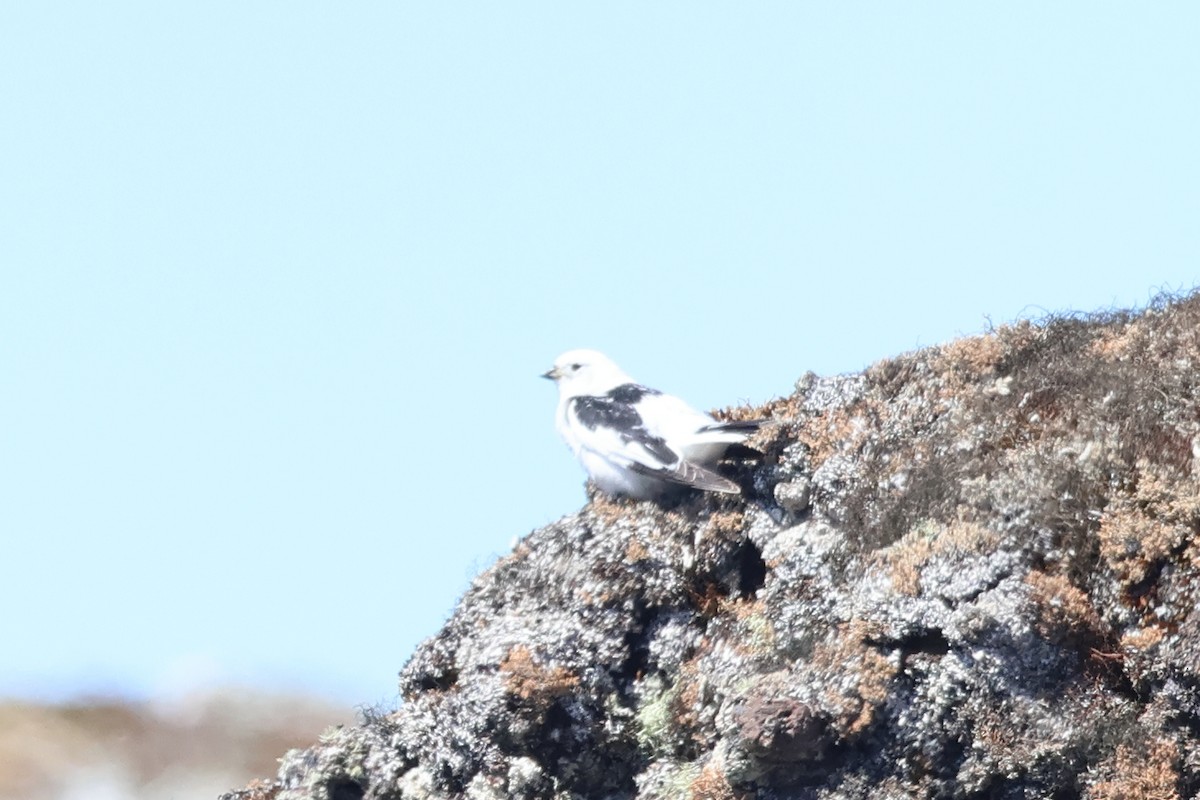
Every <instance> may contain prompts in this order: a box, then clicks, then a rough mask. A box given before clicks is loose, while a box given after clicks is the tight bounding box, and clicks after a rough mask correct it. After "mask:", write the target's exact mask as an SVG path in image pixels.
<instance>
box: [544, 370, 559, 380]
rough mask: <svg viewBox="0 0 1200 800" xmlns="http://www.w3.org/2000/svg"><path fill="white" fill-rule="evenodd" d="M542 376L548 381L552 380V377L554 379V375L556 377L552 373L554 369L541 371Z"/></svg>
mask: <svg viewBox="0 0 1200 800" xmlns="http://www.w3.org/2000/svg"><path fill="white" fill-rule="evenodd" d="M542 377H543V378H545V379H546V380H548V381H552V380H554V379H555V378H556V377H558V376H556V375H555V374H554V370H548V371H547V372H543V373H542Z"/></svg>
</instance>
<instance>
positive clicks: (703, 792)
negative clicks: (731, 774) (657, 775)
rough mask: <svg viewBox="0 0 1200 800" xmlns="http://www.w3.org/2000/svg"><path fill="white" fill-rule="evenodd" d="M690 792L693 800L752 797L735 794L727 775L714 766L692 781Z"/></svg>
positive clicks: (735, 799) (704, 770)
mask: <svg viewBox="0 0 1200 800" xmlns="http://www.w3.org/2000/svg"><path fill="white" fill-rule="evenodd" d="M688 790H689V793H690V797H691V800H739V799H740V798H742V797H749V796H750V795H749V794H748V793H739V792H735V791H734V790H733V787H732V786H730V784H729V779H728V778H726V777H725V773H724V772H722V771H721V770H720V769H718V768H717V767H715V766H713V765H712V764H708V765H706V766H705V767H704V769H702V770H700V775H699V777H697V778H696V780H694V781H692V785H691V786H690V787H689V788H688Z"/></svg>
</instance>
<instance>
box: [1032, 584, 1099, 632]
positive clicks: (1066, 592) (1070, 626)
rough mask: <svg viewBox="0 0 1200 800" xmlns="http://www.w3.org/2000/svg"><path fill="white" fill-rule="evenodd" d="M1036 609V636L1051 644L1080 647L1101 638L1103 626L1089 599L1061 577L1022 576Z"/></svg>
mask: <svg viewBox="0 0 1200 800" xmlns="http://www.w3.org/2000/svg"><path fill="white" fill-rule="evenodd" d="M1025 583H1026V585H1028V586H1029V588H1030V599H1031V600H1032V601H1033V604H1034V607H1035V608H1036V610H1037V621H1036V626H1037V631H1038V634H1039V635H1040V636H1041V637H1042V638H1043V639H1045V640H1046V641H1048V642H1050V643H1051V644H1056V645H1057V644H1061V643H1063V642H1073V643H1075V644H1083V643H1087V642H1098V641H1100V640H1101V639H1103V638H1104V635H1105V632H1106V631H1105V627H1106V626H1105V625H1104V623H1103V622H1102V621H1101V620H1100V616H1099V615H1098V614H1097V613H1096V609H1095V608H1093V607H1092V603H1091V599H1090V598H1089V597H1088V596H1087V594H1085V593H1084V592H1082V591H1081V590H1079V589H1077V588H1076V587H1074V586H1072V585H1071V582H1070V581H1069V580H1067V579H1066V577H1065V576H1062V575H1047V574H1046V573H1044V572H1031V573H1029V574H1028V575H1026V576H1025Z"/></svg>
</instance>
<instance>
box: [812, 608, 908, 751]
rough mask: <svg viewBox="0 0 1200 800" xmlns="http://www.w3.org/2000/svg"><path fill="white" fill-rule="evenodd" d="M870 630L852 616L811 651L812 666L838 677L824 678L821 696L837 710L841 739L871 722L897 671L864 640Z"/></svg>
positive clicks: (868, 626) (837, 725)
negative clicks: (825, 679)
mask: <svg viewBox="0 0 1200 800" xmlns="http://www.w3.org/2000/svg"><path fill="white" fill-rule="evenodd" d="M870 631H871V628H870V625H869V624H868V623H867V622H865V621H864V620H861V619H855V620H851V621H850V622H848V623H845V624H844V625H841V626H839V628H838V630H837V632H836V633H835V634H834V635H833V636H832V637H830V638H829V639H826V640H825V641H824V642H822V643H821V644H820V645H818V646H817V647H816V648H814V650H813V653H812V658H811V663H812V665H813V667H814V668H816V669H817V670H818V671H819V672H820V673H821V674H824V675H829V676H831V677H832V676H836V677H837V678H838V680H830V681H828V682H827V688H826V690H825V694H824V695H823V700H824V702H825V704H826V705H827V706H828V707H829V708H830V709H831V710H833V711H834V713H835V714H836V719H835V722H834V726H833V727H834V728H835V729H836V730H837V731H838V732H839V734H840V735H841V736H842V738H844V739H851V738H853V737H855V736H857V735H858V734H859V733H861V732H862V731H863V730H865V729H866V728H867V726H869V725H870V724H871V722H872V720H873V719H874V718H875V711H876V709H878V708H879V706H881V705H882V704H883V702H884V701H885V700H886V699H887V695H888V687H889V686H890V684H891V681H892V678H894V677H895V676H896V673H897V671H898V668H897V667H896V665H895V664H893V663H892V662H891V661H889V660H888V659H887V658H886V657H884V655H883V654H881V653H880V652H879V651H878V650H877V649H876V648H875V647H872V646H871V645H869V644H867V639H868V638H869V636H870ZM851 678H852V679H851Z"/></svg>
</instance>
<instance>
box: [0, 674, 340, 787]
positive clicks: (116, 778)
mask: <svg viewBox="0 0 1200 800" xmlns="http://www.w3.org/2000/svg"><path fill="white" fill-rule="evenodd" d="M353 719H354V714H352V713H351V712H350V711H348V710H347V709H344V708H339V707H337V706H334V705H332V704H330V703H325V702H321V701H318V700H315V699H312V698H306V697H288V696H283V695H270V694H265V693H259V692H235V691H226V692H216V691H212V692H208V693H205V694H197V695H193V696H189V697H182V698H177V699H176V700H173V701H171V702H169V703H168V702H158V703H153V702H132V701H127V700H116V699H108V700H105V699H83V700H79V701H77V702H71V703H62V704H55V705H44V704H35V703H28V702H18V701H11V700H10V701H5V702H0V798H3V800H32V798H45V799H46V800H169V798H180V799H182V798H193V797H194V798H202V797H209V798H211V797H215V796H216V795H218V794H219V793H221V792H222V791H225V790H227V789H229V788H230V787H233V786H242V785H245V784H247V783H248V782H250V781H251V780H253V779H255V778H258V777H263V776H268V775H272V774H274V772H275V770H276V768H277V767H278V763H277V761H278V759H279V757H280V756H281V755H282V754H283V753H284V752H286V751H287V750H288V749H289V748H292V747H299V746H302V745H307V744H309V743H311V742H313V741H314V740H315V739H316V738H317V736H318V735H319V734H320V733H321V732H322V731H323V730H324V729H326V728H327V727H330V726H331V725H334V724H345V723H349V722H352V721H353Z"/></svg>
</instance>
